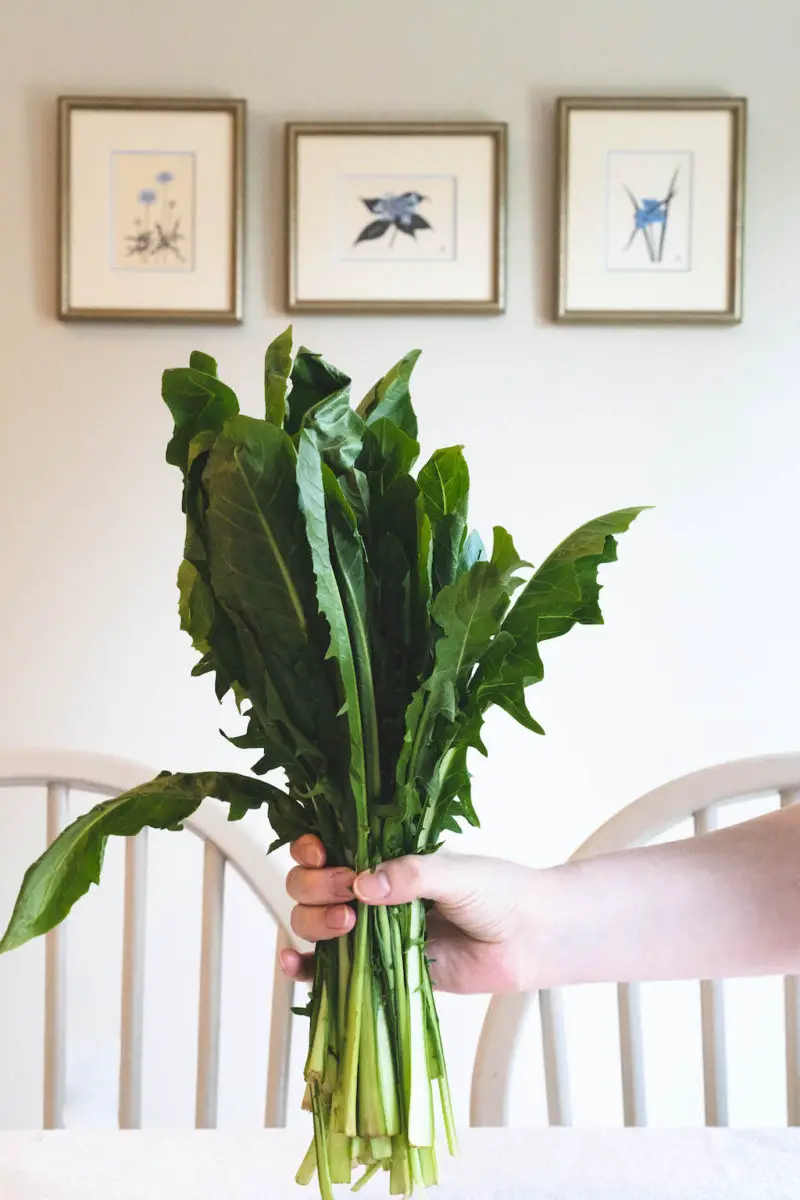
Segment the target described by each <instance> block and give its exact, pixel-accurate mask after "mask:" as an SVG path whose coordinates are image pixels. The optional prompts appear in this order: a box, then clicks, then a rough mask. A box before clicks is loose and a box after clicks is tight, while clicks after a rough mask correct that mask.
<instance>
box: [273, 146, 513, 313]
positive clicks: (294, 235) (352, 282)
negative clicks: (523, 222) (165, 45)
mask: <svg viewBox="0 0 800 1200" xmlns="http://www.w3.org/2000/svg"><path fill="white" fill-rule="evenodd" d="M435 139H439V141H438V149H439V152H440V155H439V157H438V158H437V157H436V155H435V153H434V151H435V149H436V145H435V141H434V140H435ZM326 140H327V142H326ZM314 143H317V144H318V147H319V149H318V152H317V157H316V161H315V160H314V152H313V151H312V152H311V153H309V152H308V147H309V146H311V145H313V144H314ZM415 143H416V150H417V152H418V153H417V157H416V158H415V153H414V152H415ZM334 146H335V147H336V149H337V151H338V154H334V153H333V150H332V148H333V147H334ZM506 146H507V127H506V125H505V124H503V123H498V122H367V123H352V122H322V123H320V122H314V123H292V124H289V125H287V127H286V188H287V190H286V222H287V238H286V241H287V263H286V304H287V308H288V309H289V310H290V311H292V312H315V313H360V314H370V313H384V314H402V313H417V314H436V313H457V314H462V315H464V314H496V313H502V312H504V311H505V276H506V271H505V254H506V159H507V148H506ZM470 149H472V151H473V157H472V159H471V158H470ZM461 170H463V175H461V176H459V174H458V172H459V171H461ZM315 172H316V175H315ZM348 172H350V173H349V174H348ZM436 172H439V173H438V174H437V173H436ZM415 179H419V180H423V179H425V180H427V181H428V183H429V184H431V185H433V186H434V187H435V189H436V190H437V197H436V200H437V203H439V209H438V211H440V212H441V213H443V214H445V213H446V214H447V217H446V220H447V221H448V222H449V224H448V228H447V231H446V233H444V234H443V235H442V236H441V237H438V235H437V240H436V242H435V244H434V245H433V247H432V250H430V251H429V250H425V249H423V250H419V249H418V246H419V245H420V242H419V240H418V239H417V238H416V233H415V230H418V231H420V233H421V235H423V236H427V234H428V231H431V232H434V230H435V226H433V228H432V225H433V223H432V222H430V221H429V220H428V217H424V216H423V215H422V213H417V212H416V207H417V206H418V205H421V204H422V202H424V201H426V200H429V197H428V196H427V195H421V194H420V193H419V192H418V191H416V190H410V191H409V190H406V191H405V192H404V193H402V194H398V195H396V196H391V195H382V194H379V195H377V196H375V197H374V198H373V199H369V197H366V198H365V197H364V196H360V195H358V189H357V188H356V187H355V183H353V189H355V190H352V194H351V192H347V193H346V194H345V196H344V200H342V194H340V193H342V187H341V186H339V191H338V192H337V185H342V181H345V183H346V184H347V181H355V180H360V181H361V182H362V183H363V184H364V188H367V187H369V186H372V187H373V189H374V190H378V189H377V186H376V185H378V184H379V183H380V181H381V180H384V181H392V180H396V181H397V183H398V186H399V187H405V188H407V189H408V188H412V189H413V181H414V180H415ZM304 184H306V185H307V186H305V187H304ZM324 184H327V185H333V193H334V201H333V203H334V206H335V205H336V204H339V206H340V209H341V210H342V211H338V212H335V213H334V219H331V216H330V213H328V212H320V211H315V209H314V207H313V205H314V203H315V201H313V197H317V196H319V195H327V194H329V192H326V190H325V188H324V187H323V186H322V185H324ZM347 186H348V187H349V184H347ZM420 186H421V184H420ZM364 188H361V189H360V190H362V191H363V190H364ZM426 190H427V191H430V190H431V186H428V187H427V189H426ZM456 195H458V197H459V202H460V203H462V204H466V205H467V206H468V211H470V212H471V213H472V214H473V216H474V217H475V218H476V220H475V221H474V223H473V226H472V229H473V230H474V228H475V227H476V226H477V228H478V229H479V233H478V236H477V237H476V238H474V239H472V242H471V244H470V245H465V243H466V242H467V239H462V241H461V243H459V239H458V229H459V226H458V221H459V219H460V214H461V210H460V209H458V207H457V205H456V201H455V197H456ZM309 197H311V198H312V200H310V199H309ZM409 197H417V200H416V203H415V202H413V201H410V200H409V199H408V198H409ZM450 198H452V210H451V208H450V204H451V199H450ZM404 199H405V202H406V203H407V204H409V205H411V207H413V209H414V211H413V212H411V211H409V212H408V213H405V214H402V215H401V216H400V217H395V218H393V219H392V220H391V221H390V220H384V221H382V220H381V219H380V213H379V212H378V214H377V215H378V219H376V220H373V221H371V222H370V221H369V220H368V217H369V215H370V214H371V215H372V216H375V215H376V211H377V208H379V207H380V205H382V204H384V202H387V203H391V202H392V200H394V202H395V203H401V202H403V200H404ZM359 202H360V203H363V204H365V205H367V206H369V205H372V206H375V207H372V208H370V213H368V214H363V219H364V220H365V221H367V227H365V230H364V231H362V232H361V234H360V235H358V236H357V237H356V239H355V241H353V239H352V237H351V236H349V235H350V233H351V232H352V231H351V230H350V227H349V224H348V222H351V221H352V220H354V219H357V216H356V214H357V213H360V212H361V209H360V208H359V207H358V204H359ZM348 205H349V207H347V206H348ZM451 211H452V221H450V218H449V214H450V212H451ZM342 212H344V214H345V216H344V218H343V219H342ZM429 215H430V214H429ZM443 219H445V218H443ZM404 222H406V223H409V222H414V223H415V224H414V225H413V226H412V228H411V229H410V233H411V236H412V239H413V241H412V240H406V239H404V238H402V237H401V238H400V239H399V244H400V245H401V246H402V247H403V250H404V251H406V252H408V253H409V255H413V256H414V257H410V258H409V259H406V260H403V261H402V267H401V269H400V270H398V269H397V262H396V261H390V260H389V257H388V247H389V242H390V239H391V238H392V236H393V234H396V233H397V232H398V230H400V232H404V231H405V232H409V230H408V229H406V230H404V229H403V223H404ZM417 222H419V223H417ZM380 224H385V225H387V231H386V232H387V233H388V236H387V237H386V239H385V243H384V246H385V248H386V252H387V253H386V256H385V257H384V259H383V260H382V265H381V260H379V259H378V258H377V257H376V253H381V254H382V253H383V249H382V248H381V249H380V250H379V248H378V247H377V245H376V243H377V242H378V240H379V237H376V236H375V235H374V233H368V232H366V228H368V227H370V226H371V227H377V226H378V225H380ZM365 234H366V236H365ZM379 236H382V235H379ZM336 237H338V238H339V239H340V240H339V242H338V244H337V245H334V240H332V239H335V238H336ZM366 242H370V243H371V245H369V246H367V250H368V251H369V252H370V253H371V255H372V258H371V265H370V268H369V270H368V271H366V272H364V271H361V272H359V265H360V264H358V263H357V259H356V255H355V254H354V253H352V250H353V247H354V246H355V245H357V244H363V243H366ZM428 244H429V245H430V244H431V239H429V243H428ZM392 245H393V243H392ZM456 247H458V251H456ZM425 253H430V254H431V257H430V258H428V259H426V258H424V254H425ZM458 254H460V255H462V257H461V258H460V259H459V258H458ZM337 255H338V257H337ZM376 268H377V269H376ZM415 268H417V269H416V270H415ZM337 272H338V279H339V281H340V285H341V294H332V293H333V292H335V291H336V289H337V284H336V279H337ZM379 276H380V277H381V279H382V282H379V281H378V280H379ZM448 287H451V289H452V292H453V294H448V293H447V288H448ZM326 288H327V291H326ZM415 288H416V289H417V290H416V291H415V290H414V289H415ZM359 289H361V290H362V292H363V294H359ZM382 289H383V293H382Z"/></svg>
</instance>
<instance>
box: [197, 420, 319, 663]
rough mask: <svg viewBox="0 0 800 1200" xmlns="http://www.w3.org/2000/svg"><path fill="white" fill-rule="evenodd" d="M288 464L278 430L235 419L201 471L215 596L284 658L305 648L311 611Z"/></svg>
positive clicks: (289, 453) (288, 447)
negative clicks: (276, 644) (279, 645)
mask: <svg viewBox="0 0 800 1200" xmlns="http://www.w3.org/2000/svg"><path fill="white" fill-rule="evenodd" d="M295 463H296V456H295V452H294V448H293V446H292V443H291V441H290V439H289V437H288V436H287V435H286V434H285V433H284V432H283V431H282V430H280V429H277V428H276V427H275V426H274V425H270V424H268V423H266V422H264V421H257V420H254V419H253V418H252V417H237V418H235V419H234V420H233V421H230V422H229V423H228V425H227V426H226V428H225V432H224V433H223V434H222V435H221V436H220V437H219V438H218V439H217V441H216V443H215V445H214V448H213V450H212V452H211V454H210V455H209V458H208V462H207V464H206V467H205V470H204V472H203V486H204V488H205V490H206V493H207V495H208V510H207V512H206V515H205V522H206V526H207V529H208V536H209V542H210V546H209V557H210V559H211V581H212V585H213V588H214V591H215V593H216V595H217V596H218V597H219V598H220V600H222V602H223V603H224V604H225V605H226V607H228V608H230V609H232V610H234V611H236V612H238V613H240V614H241V615H242V616H243V617H244V618H245V619H246V620H247V622H248V624H252V627H253V628H254V629H258V634H257V641H258V642H259V643H270V642H273V641H275V640H280V642H281V643H282V645H283V646H285V647H286V650H287V652H288V653H291V652H292V651H293V650H294V649H295V648H296V647H301V646H306V645H307V644H308V643H309V640H310V638H311V628H310V618H313V615H314V612H315V607H316V605H315V602H314V582H313V576H312V572H311V560H310V556H309V552H308V546H307V544H306V541H305V537H304V536H303V522H302V519H301V516H300V511H299V508H298V498H297V495H298V494H297V482H296V479H295ZM259 622H261V623H262V627H261V628H260V629H259ZM266 626H269V630H267V628H266Z"/></svg>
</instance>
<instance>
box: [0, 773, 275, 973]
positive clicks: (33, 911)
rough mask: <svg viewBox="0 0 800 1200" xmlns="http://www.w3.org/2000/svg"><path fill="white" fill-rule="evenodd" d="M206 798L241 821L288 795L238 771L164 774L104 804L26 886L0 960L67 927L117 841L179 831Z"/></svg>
mask: <svg viewBox="0 0 800 1200" xmlns="http://www.w3.org/2000/svg"><path fill="white" fill-rule="evenodd" d="M206 796H215V797H216V798H217V799H218V800H224V801H226V802H227V803H229V804H230V805H231V807H232V812H233V814H234V816H238V815H239V814H240V813H241V812H242V811H244V809H247V808H258V807H259V806H260V805H262V804H270V803H273V804H274V803H275V802H276V797H277V798H278V799H279V800H280V803H283V797H284V796H285V793H282V792H280V790H279V789H278V788H275V787H273V786H272V784H269V783H265V782H264V781H263V780H259V779H252V778H251V777H249V776H246V775H237V774H233V773H231V772H224V771H223V772H216V771H207V772H201V773H199V774H195V775H186V774H174V775H171V774H168V773H166V772H165V773H164V774H162V775H159V776H157V777H156V778H155V779H151V780H150V782H149V783H144V784H142V785H141V786H140V787H136V788H133V789H132V790H131V791H129V792H124V793H123V794H122V795H121V796H117V797H115V798H114V799H112V800H104V801H103V802H102V803H101V804H98V805H97V806H96V807H95V808H93V809H92V810H91V812H88V813H86V814H85V815H84V816H82V817H79V818H78V819H77V821H74V822H73V823H72V825H70V826H69V827H68V828H67V829H65V830H64V832H63V833H62V834H60V836H59V837H58V838H57V839H56V840H55V841H54V842H53V843H52V844H51V845H50V846H48V848H47V850H45V852H44V854H43V855H42V856H41V858H39V859H38V860H37V861H36V862H35V863H34V864H33V866H31V867H29V868H28V870H27V872H26V873H25V878H24V879H23V881H22V887H21V889H20V893H19V896H18V897H17V902H16V904H15V906H14V911H13V913H12V915H11V920H10V922H9V925H8V929H7V930H6V932H5V934H4V936H3V939H2V941H0V953H5V952H6V951H7V950H13V949H15V948H16V947H17V946H21V945H23V943H24V942H27V941H29V940H30V939H31V938H34V937H37V936H38V935H39V934H42V933H47V931H48V930H50V929H52V928H53V927H54V926H56V925H58V923H59V922H60V921H63V919H64V917H65V916H66V915H67V913H68V912H69V911H70V909H71V908H72V906H73V904H74V903H75V901H76V900H78V899H80V897H81V896H83V895H84V893H85V892H87V891H88V890H89V887H90V886H91V885H92V884H93V883H99V882H100V872H101V870H102V866H103V854H104V851H105V845H106V841H107V840H108V838H109V837H110V836H112V835H117V836H120V837H132V836H134V835H135V834H137V833H139V832H140V831H141V830H142V829H144V828H145V826H149V827H150V828H152V829H179V828H180V827H181V823H182V822H183V821H185V820H186V818H187V817H189V816H191V814H192V813H193V812H194V811H195V809H197V808H198V807H199V806H200V804H201V802H202V801H203V799H204V798H205V797H206Z"/></svg>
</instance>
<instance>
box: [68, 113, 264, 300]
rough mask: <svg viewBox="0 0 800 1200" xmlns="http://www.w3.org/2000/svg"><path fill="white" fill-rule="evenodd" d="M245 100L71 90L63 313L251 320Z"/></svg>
mask: <svg viewBox="0 0 800 1200" xmlns="http://www.w3.org/2000/svg"><path fill="white" fill-rule="evenodd" d="M244 132H245V102H244V101H243V100H216V99H199V100H172V99H169V100H155V99H131V98H119V97H117V98H111V99H106V98H97V97H76V96H62V97H61V99H60V100H59V210H60V211H59V232H60V270H59V305H58V311H59V316H60V317H61V318H62V319H63V320H73V319H84V320H106V321H107V320H128V321H133V320H137V321H207V322H238V321H241V319H242V236H243V219H244V218H243V208H244V195H243V175H244Z"/></svg>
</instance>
